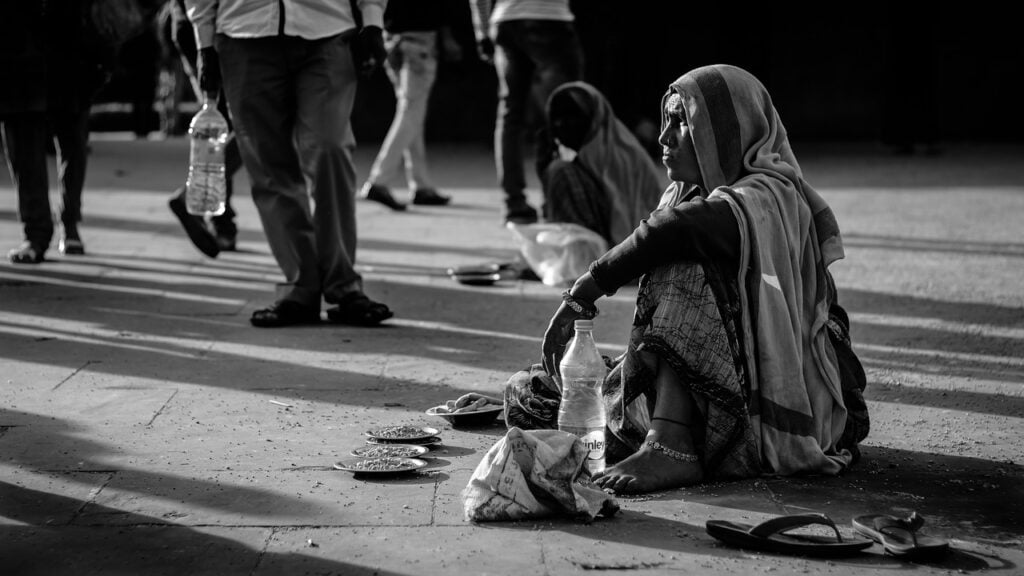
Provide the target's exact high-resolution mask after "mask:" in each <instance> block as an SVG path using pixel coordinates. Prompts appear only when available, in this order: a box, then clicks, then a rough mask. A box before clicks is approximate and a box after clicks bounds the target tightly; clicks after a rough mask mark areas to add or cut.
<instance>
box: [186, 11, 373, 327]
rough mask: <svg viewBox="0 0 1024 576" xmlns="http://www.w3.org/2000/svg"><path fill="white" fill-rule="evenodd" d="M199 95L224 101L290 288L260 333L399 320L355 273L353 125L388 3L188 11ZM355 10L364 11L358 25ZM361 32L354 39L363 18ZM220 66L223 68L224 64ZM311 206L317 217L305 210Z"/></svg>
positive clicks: (260, 316) (261, 318) (262, 320)
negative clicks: (323, 318)
mask: <svg viewBox="0 0 1024 576" xmlns="http://www.w3.org/2000/svg"><path fill="white" fill-rule="evenodd" d="M186 5H187V6H188V16H189V19H190V20H191V21H192V24H193V26H194V27H195V30H196V40H197V42H198V45H199V84H200V88H201V89H202V90H204V91H207V92H217V91H218V90H220V88H221V72H222V71H223V75H224V76H223V81H224V82H223V86H224V92H225V94H226V95H227V98H228V105H229V108H230V110H231V115H232V119H233V121H234V123H235V125H234V128H235V136H236V138H237V139H238V144H239V148H240V151H241V155H242V161H243V162H244V164H245V167H246V171H247V172H248V173H249V176H250V179H251V180H252V196H253V200H254V201H255V203H256V208H257V210H258V211H259V214H260V219H261V220H262V222H263V230H264V232H265V233H266V236H267V241H268V243H269V244H270V248H271V251H272V252H273V254H274V257H275V258H276V259H277V263H278V265H279V266H280V267H281V271H282V272H283V273H284V277H285V282H284V283H283V284H281V285H279V289H278V299H277V301H276V302H274V304H273V305H271V306H269V307H267V308H263V309H260V310H257V311H255V312H254V313H253V315H252V318H251V319H250V322H251V323H252V324H253V325H254V326H259V327H279V326H289V325H295V324H311V323H316V322H319V321H320V306H321V300H324V301H326V302H327V303H328V304H334V305H335V306H334V307H333V308H331V309H329V310H328V311H327V318H328V320H330V321H331V322H337V323H342V324H353V325H359V326H375V325H377V324H379V323H381V322H382V321H384V320H386V319H388V318H390V317H391V316H392V312H391V310H390V309H389V308H388V307H387V306H386V305H384V304H381V303H379V302H375V301H373V300H371V299H370V298H369V297H367V296H366V294H365V293H364V292H363V281H362V277H361V276H360V275H359V273H358V272H356V270H355V256H356V218H355V216H356V215H355V201H356V182H355V166H354V164H353V161H352V149H353V148H354V147H355V136H354V135H353V134H352V127H351V125H350V123H349V116H350V114H351V112H352V104H353V101H354V100H355V92H356V82H357V72H359V73H363V74H369V73H372V71H373V70H375V69H376V68H377V67H379V66H380V65H381V64H382V63H383V61H384V59H385V57H386V55H387V54H386V52H385V50H384V40H383V31H382V28H381V27H382V24H383V13H384V8H385V5H386V0H354V1H353V2H330V3H325V2H320V1H317V0H294V1H292V2H288V3H279V2H276V1H273V0H259V1H257V0H219V1H218V0H186ZM354 8H358V11H359V14H358V15H357V14H356V13H355V10H354ZM357 17H358V18H359V19H360V21H361V26H359V27H357V21H356V18H357ZM220 60H223V64H224V65H223V68H221V66H220V64H219V61H220ZM310 196H312V199H313V203H314V205H315V211H312V210H311V207H310Z"/></svg>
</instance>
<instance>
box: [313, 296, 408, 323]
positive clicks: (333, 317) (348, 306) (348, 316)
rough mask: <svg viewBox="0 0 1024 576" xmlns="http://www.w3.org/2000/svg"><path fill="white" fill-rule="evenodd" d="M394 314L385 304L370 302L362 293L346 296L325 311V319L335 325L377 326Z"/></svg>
mask: <svg viewBox="0 0 1024 576" xmlns="http://www.w3.org/2000/svg"><path fill="white" fill-rule="evenodd" d="M394 315H395V314H394V313H393V312H392V311H391V309H390V308H388V307H387V306H386V305H385V304H381V303H380V302H374V301H373V300H370V298H369V297H367V296H366V294H363V293H362V292H353V293H351V294H348V295H347V296H345V297H344V298H342V299H341V301H340V302H338V305H337V306H335V307H334V308H331V309H329V310H328V311H327V319H328V320H330V321H331V322H334V323H335V324H348V325H351V326H377V325H379V324H380V323H381V322H383V321H385V320H387V319H388V318H391V317H392V316H394Z"/></svg>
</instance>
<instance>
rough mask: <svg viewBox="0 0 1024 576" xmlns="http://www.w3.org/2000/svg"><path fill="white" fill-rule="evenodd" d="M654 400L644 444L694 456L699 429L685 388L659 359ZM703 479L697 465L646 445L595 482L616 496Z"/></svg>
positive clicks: (684, 484)
mask: <svg viewBox="0 0 1024 576" xmlns="http://www.w3.org/2000/svg"><path fill="white" fill-rule="evenodd" d="M654 385H655V389H656V391H657V395H658V399H657V402H656V403H655V406H654V413H653V414H652V416H651V428H650V430H648V431H647V440H648V441H656V442H659V443H661V444H662V445H664V446H665V447H667V448H670V449H672V450H675V451H678V452H682V453H684V454H696V453H697V445H696V440H695V438H694V433H695V432H697V431H699V430H700V427H702V426H703V424H702V422H701V418H700V411H699V410H697V406H696V403H695V401H694V399H693V395H692V394H691V392H690V389H689V387H688V386H687V385H686V383H685V382H683V381H682V380H680V379H679V377H678V376H676V373H675V372H674V371H673V370H672V368H670V367H669V366H668V364H666V363H665V362H662V361H661V360H660V359H659V360H658V361H657V372H656V376H655V380H654ZM703 479H704V470H703V468H702V467H701V464H700V462H684V461H682V460H678V459H675V458H672V457H670V456H669V455H668V454H667V453H665V452H663V451H660V450H655V449H653V448H651V447H649V446H648V445H647V444H646V443H645V444H644V445H643V446H641V447H640V450H639V451H637V452H636V453H635V454H633V455H631V456H629V457H628V458H626V459H625V460H623V461H621V462H619V463H618V464H615V465H614V466H611V467H609V468H607V469H606V470H605V471H604V473H603V474H601V475H599V476H598V477H597V478H596V480H595V482H596V483H597V485H598V486H600V487H601V488H607V489H610V490H614V491H616V492H619V493H642V492H653V491H655V490H664V489H667V488H677V487H679V486H689V485H692V484H697V483H698V482H700V481H701V480H703Z"/></svg>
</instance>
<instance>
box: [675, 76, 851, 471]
mask: <svg viewBox="0 0 1024 576" xmlns="http://www.w3.org/2000/svg"><path fill="white" fill-rule="evenodd" d="M673 92H674V93H678V94H679V95H680V96H681V97H682V101H683V108H684V109H685V111H686V119H687V122H688V124H689V126H690V133H691V135H692V137H693V143H694V149H695V151H696V154H697V162H698V164H699V165H700V171H701V175H702V176H703V178H704V184H705V186H706V189H707V191H709V192H710V194H709V199H714V198H722V199H724V200H725V201H726V202H728V203H729V206H730V207H731V208H732V211H733V215H734V216H735V217H736V221H737V225H738V230H739V233H740V254H741V256H740V262H739V270H740V271H741V272H740V274H741V277H740V278H739V279H738V280H739V286H740V292H741V296H740V297H741V300H742V302H743V309H744V315H743V337H744V340H745V349H746V350H748V351H750V352H751V353H750V354H748V363H747V365H748V370H749V373H750V374H751V403H752V406H751V421H752V425H753V429H754V432H755V434H756V436H757V437H758V438H759V441H760V445H761V455H762V459H763V461H764V464H766V465H767V467H768V468H769V469H771V470H772V471H774V472H777V473H781V474H792V473H797V472H819V473H821V472H824V473H836V472H838V471H839V470H841V469H842V468H843V467H845V466H846V465H847V464H849V462H850V461H851V459H852V455H851V454H850V452H848V451H846V450H842V449H839V448H837V443H838V441H839V439H840V437H841V436H842V432H843V429H844V427H845V424H846V408H845V405H844V403H843V397H842V385H841V382H840V378H839V372H838V366H837V360H836V355H835V352H834V350H833V349H832V345H831V343H830V341H829V339H828V334H827V327H826V324H827V322H828V320H829V307H830V303H831V302H832V301H834V298H835V294H834V285H833V283H832V279H831V276H830V275H829V274H828V271H827V268H828V266H829V264H831V263H832V262H833V261H835V260H837V259H839V258H842V257H843V245H842V240H841V239H840V236H839V227H838V225H837V224H836V220H835V217H834V215H833V214H832V210H831V209H830V208H829V206H828V204H827V203H826V202H825V201H824V199H822V197H821V196H819V195H818V193H817V192H816V191H815V190H814V189H813V188H811V186H810V185H808V184H807V182H805V181H804V178H803V174H802V172H801V171H800V165H799V164H798V163H797V161H796V157H795V156H794V155H793V150H792V149H791V148H790V145H789V139H788V138H787V137H786V129H785V128H784V127H783V126H782V121H781V120H780V119H779V114H778V112H776V110H775V107H774V106H773V105H772V100H771V97H770V96H769V95H768V91H767V90H765V88H764V86H763V85H762V84H761V83H760V82H759V81H758V80H757V79H756V78H754V76H752V75H751V74H750V73H748V72H746V71H744V70H741V69H740V68H736V67H735V66H727V65H715V66H706V67H703V68H698V69H696V70H693V71H691V72H688V73H686V74H685V75H683V76H682V77H681V78H679V79H678V80H676V81H675V82H674V83H672V85H671V87H670V88H669V92H668V94H667V95H666V98H667V97H669V96H671V94H672V93H673ZM664 104H665V101H663V102H662V108H664ZM663 113H664V112H663ZM663 121H664V119H663Z"/></svg>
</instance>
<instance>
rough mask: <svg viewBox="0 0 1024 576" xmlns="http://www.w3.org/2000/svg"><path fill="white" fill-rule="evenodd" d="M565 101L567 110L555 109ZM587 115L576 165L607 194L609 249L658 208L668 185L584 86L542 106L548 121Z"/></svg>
mask: <svg viewBox="0 0 1024 576" xmlns="http://www.w3.org/2000/svg"><path fill="white" fill-rule="evenodd" d="M566 99H570V100H571V102H572V106H569V107H564V106H561V105H558V104H555V105H554V106H553V104H554V103H556V102H558V101H559V100H562V101H563V102H564V101H565V100H566ZM567 108H568V109H573V110H574V113H575V111H578V112H583V113H585V114H587V115H588V117H589V119H590V121H589V124H588V126H587V129H586V130H584V136H583V144H582V145H581V146H580V148H579V150H578V151H577V152H578V154H577V156H576V159H577V161H578V162H579V163H580V164H581V165H582V166H583V167H585V168H586V169H588V170H589V171H590V172H591V173H592V174H594V176H595V177H597V178H598V179H599V180H600V181H601V183H602V184H603V185H604V188H605V192H606V193H607V194H608V203H609V205H611V207H612V210H611V214H610V215H609V218H610V222H609V230H610V231H611V240H612V242H614V243H618V242H621V241H622V240H623V239H625V238H626V237H627V236H629V235H630V234H631V233H632V232H633V230H635V229H636V227H637V226H638V225H639V224H640V221H641V220H643V219H644V218H647V217H648V216H649V215H650V214H651V211H653V210H654V209H655V208H656V207H657V206H658V201H659V199H660V198H661V195H662V192H663V191H664V189H665V185H666V184H667V180H666V179H665V177H664V175H663V174H662V172H661V171H660V170H659V169H658V167H657V166H656V165H655V164H654V161H653V160H651V157H650V156H649V155H648V154H647V152H646V151H645V150H644V149H643V147H642V146H641V145H640V142H638V141H637V139H636V137H635V136H634V135H633V133H632V132H630V131H629V129H628V128H626V126H625V125H623V124H622V122H620V121H619V120H618V118H616V117H615V113H614V112H613V111H612V107H611V104H609V103H608V101H607V100H606V99H605V98H604V96H602V95H601V93H600V92H599V91H598V90H597V89H596V88H594V87H593V86H591V85H590V84H587V83H585V82H569V83H566V84H562V85H561V86H559V87H558V88H556V89H555V90H554V92H552V93H551V96H550V97H549V98H548V103H547V113H548V121H549V122H554V120H555V119H554V118H552V113H554V114H555V115H556V118H557V114H558V113H559V112H560V111H561V110H565V109H567Z"/></svg>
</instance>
